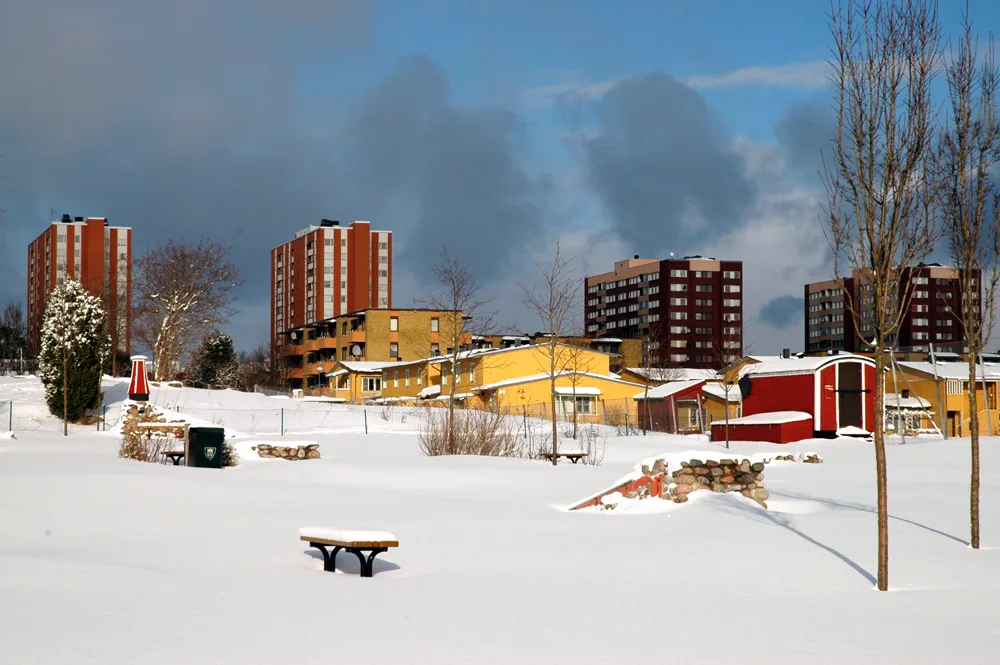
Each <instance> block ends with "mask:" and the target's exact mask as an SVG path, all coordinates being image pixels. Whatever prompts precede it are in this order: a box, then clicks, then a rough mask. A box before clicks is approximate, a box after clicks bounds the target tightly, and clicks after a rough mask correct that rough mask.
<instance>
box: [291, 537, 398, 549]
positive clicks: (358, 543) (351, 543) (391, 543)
mask: <svg viewBox="0 0 1000 665" xmlns="http://www.w3.org/2000/svg"><path fill="white" fill-rule="evenodd" d="M299 540H301V541H304V542H307V543H320V544H322V545H334V546H336V547H345V548H346V547H399V541H397V540H333V539H330V538H311V537H309V536H300V537H299Z"/></svg>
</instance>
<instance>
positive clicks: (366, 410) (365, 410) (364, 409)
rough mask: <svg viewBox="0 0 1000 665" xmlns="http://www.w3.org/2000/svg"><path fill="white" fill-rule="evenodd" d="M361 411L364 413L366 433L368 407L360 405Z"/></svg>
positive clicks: (366, 431) (366, 429)
mask: <svg viewBox="0 0 1000 665" xmlns="http://www.w3.org/2000/svg"><path fill="white" fill-rule="evenodd" d="M361 413H363V414H365V434H368V409H366V408H365V407H361Z"/></svg>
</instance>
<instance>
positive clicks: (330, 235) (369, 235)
mask: <svg viewBox="0 0 1000 665" xmlns="http://www.w3.org/2000/svg"><path fill="white" fill-rule="evenodd" d="M271 303H272V308H273V311H272V316H271V339H272V340H275V345H276V346H278V345H279V343H278V335H279V334H280V333H281V332H283V331H285V330H289V329H291V328H298V327H301V326H304V325H308V324H310V323H314V322H316V321H323V320H326V319H333V318H336V317H338V316H341V315H343V314H347V313H348V312H355V311H357V310H360V309H390V308H391V307H392V231H372V229H371V222H353V223H352V224H350V225H349V226H347V227H343V226H341V225H340V222H338V221H334V220H329V219H324V220H322V221H321V222H320V224H319V226H309V227H308V228H305V229H302V230H301V231H299V232H298V233H296V234H295V238H294V239H293V240H289V241H288V242H286V243H284V244H283V245H279V246H277V247H275V248H274V249H272V250H271ZM282 341H286V340H282Z"/></svg>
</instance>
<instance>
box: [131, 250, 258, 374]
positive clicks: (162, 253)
mask: <svg viewBox="0 0 1000 665" xmlns="http://www.w3.org/2000/svg"><path fill="white" fill-rule="evenodd" d="M228 254H229V251H228V249H226V248H225V247H223V246H221V245H219V244H216V243H213V242H209V241H207V240H205V239H202V240H201V241H200V242H199V243H198V244H197V245H181V244H174V242H173V241H172V240H170V241H167V243H166V244H165V245H163V244H161V245H157V246H155V247H153V248H152V249H150V250H149V251H147V252H146V253H145V254H143V255H142V256H141V257H139V260H138V261H137V262H136V263H135V268H134V273H133V275H134V283H133V293H134V294H135V295H136V302H135V303H134V305H135V317H134V327H135V330H134V333H135V337H136V339H138V340H139V341H141V342H143V343H144V345H145V346H146V347H147V348H150V349H152V350H153V366H154V369H155V372H156V378H157V379H158V380H160V381H166V380H169V379H172V378H174V376H175V374H176V372H177V371H178V369H179V368H180V367H182V366H183V365H184V362H185V361H186V360H187V358H188V357H189V356H190V354H191V352H192V351H193V350H194V349H195V348H196V346H197V345H198V344H199V343H200V342H201V340H202V339H204V338H205V337H207V336H208V335H209V334H210V333H211V332H212V331H213V330H215V329H217V328H218V327H220V326H222V325H224V324H226V323H228V321H229V319H230V317H232V316H233V315H234V314H235V313H236V310H235V309H234V308H233V301H234V300H235V297H236V292H237V290H238V289H239V287H240V286H242V284H243V281H242V280H241V278H240V273H239V270H238V269H237V268H236V267H235V266H234V265H233V264H231V263H229V261H228Z"/></svg>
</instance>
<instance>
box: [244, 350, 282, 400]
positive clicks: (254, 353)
mask: <svg viewBox="0 0 1000 665" xmlns="http://www.w3.org/2000/svg"><path fill="white" fill-rule="evenodd" d="M238 360H239V368H238V369H237V371H236V374H237V377H236V383H237V387H238V388H239V389H240V390H242V391H244V392H251V391H253V389H254V387H255V386H273V385H274V384H275V375H274V373H273V369H272V368H273V365H272V362H271V347H270V345H269V344H261V345H260V346H258V347H257V348H255V349H253V350H251V351H240V353H239V356H238Z"/></svg>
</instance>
